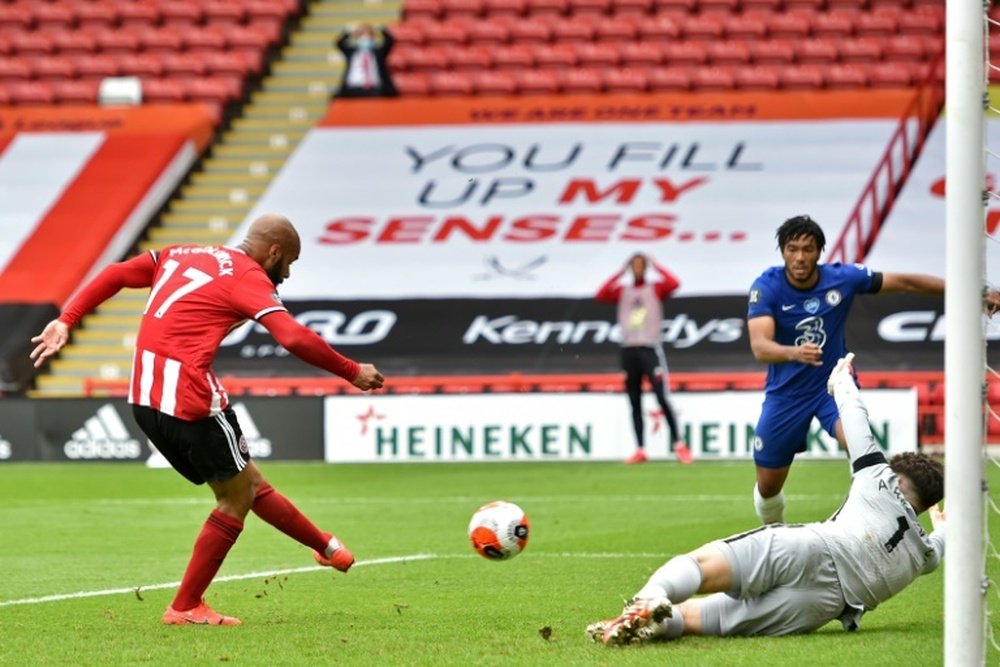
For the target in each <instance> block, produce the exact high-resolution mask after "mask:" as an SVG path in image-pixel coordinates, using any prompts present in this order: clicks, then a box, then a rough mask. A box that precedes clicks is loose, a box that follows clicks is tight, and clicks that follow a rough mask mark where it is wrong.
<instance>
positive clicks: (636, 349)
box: [595, 254, 692, 463]
mask: <svg viewBox="0 0 1000 667" xmlns="http://www.w3.org/2000/svg"><path fill="white" fill-rule="evenodd" d="M650 267H652V269H653V270H655V271H656V273H657V274H658V275H657V278H656V280H655V281H654V282H647V280H646V273H647V271H648V269H649V268H650ZM629 271H631V272H632V282H631V284H627V283H625V282H623V281H622V278H624V276H625V274H626V273H627V272H629ZM679 285H680V283H679V282H678V281H677V278H675V277H674V276H673V274H671V273H670V272H669V271H667V270H666V269H665V268H663V267H661V266H659V265H657V264H656V263H655V262H653V261H652V260H650V259H648V258H647V257H646V256H645V255H642V254H636V255H634V256H633V257H632V258H631V259H629V261H628V263H627V264H626V265H625V266H624V267H623V268H622V270H621V271H619V272H618V273H616V274H615V275H613V276H611V278H610V279H608V281H607V282H606V283H604V284H603V285H601V288H600V290H598V292H597V296H596V297H595V298H596V299H597V300H598V301H603V302H605V303H615V304H618V326H619V327H620V328H621V337H622V350H621V364H622V369H623V370H624V371H625V391H626V393H627V394H628V399H629V402H630V403H631V406H632V427H633V429H634V430H635V441H636V450H635V453H634V454H633V455H632V456H631V457H629V458H628V459H626V460H625V463H643V462H645V461H646V451H645V438H644V434H645V425H644V423H643V422H644V420H643V416H642V382H643V379H644V378H648V379H649V383H650V385H651V386H652V388H653V393H654V394H655V395H656V400H657V402H659V404H660V409H662V410H663V416H664V418H665V419H666V421H667V426H668V427H669V431H668V434H667V435H668V438H670V439H669V440H668V441H667V442H668V444H669V443H673V452H674V454H675V455H676V456H677V459H678V460H679V461H681V462H682V463H691V461H692V457H691V450H690V449H688V446H687V443H685V442H684V440H683V438H682V437H681V431H680V429H679V428H678V426H677V418H676V417H675V416H674V411H673V408H672V407H671V405H670V401H668V400H667V391H668V390H669V387H670V385H669V378H668V375H667V358H666V356H665V355H664V354H663V344H662V343H663V300H664V299H665V298H667V297H668V296H670V294H672V293H673V292H674V290H676V289H677V287H678V286H679Z"/></svg>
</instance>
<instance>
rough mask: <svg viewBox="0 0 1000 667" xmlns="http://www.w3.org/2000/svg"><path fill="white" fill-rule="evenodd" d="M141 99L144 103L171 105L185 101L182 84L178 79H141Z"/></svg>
mask: <svg viewBox="0 0 1000 667" xmlns="http://www.w3.org/2000/svg"><path fill="white" fill-rule="evenodd" d="M142 99H143V101H144V102H154V103H157V102H159V103H171V102H183V101H184V100H185V90H184V83H183V82H182V81H180V80H178V79H154V78H149V79H145V78H144V79H143V80H142Z"/></svg>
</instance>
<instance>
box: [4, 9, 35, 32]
mask: <svg viewBox="0 0 1000 667" xmlns="http://www.w3.org/2000/svg"><path fill="white" fill-rule="evenodd" d="M34 25H35V15H34V13H33V12H32V11H31V7H29V6H28V5H26V4H22V3H18V4H8V3H2V4H0V29H10V30H30V29H31V28H33V27H34Z"/></svg>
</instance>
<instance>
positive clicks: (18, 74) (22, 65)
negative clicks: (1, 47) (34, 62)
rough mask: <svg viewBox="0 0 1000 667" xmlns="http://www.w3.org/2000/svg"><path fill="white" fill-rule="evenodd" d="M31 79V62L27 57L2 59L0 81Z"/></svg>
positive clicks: (0, 61) (0, 60)
mask: <svg viewBox="0 0 1000 667" xmlns="http://www.w3.org/2000/svg"><path fill="white" fill-rule="evenodd" d="M31 77H32V69H31V61H30V60H29V59H28V57H27V56H12V57H8V58H0V81H28V80H30V79H31Z"/></svg>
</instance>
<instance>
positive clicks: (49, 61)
mask: <svg viewBox="0 0 1000 667" xmlns="http://www.w3.org/2000/svg"><path fill="white" fill-rule="evenodd" d="M31 71H32V72H33V73H34V75H35V78H36V79H43V80H46V81H60V80H64V79H72V78H74V77H75V76H76V66H75V65H74V63H73V58H72V57H71V56H62V55H48V56H35V57H34V58H32V62H31Z"/></svg>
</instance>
